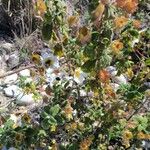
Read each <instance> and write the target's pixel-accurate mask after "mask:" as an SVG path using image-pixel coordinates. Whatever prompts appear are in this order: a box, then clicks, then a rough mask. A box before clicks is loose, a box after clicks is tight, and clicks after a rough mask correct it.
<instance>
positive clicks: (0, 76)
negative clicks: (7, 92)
mask: <svg viewBox="0 0 150 150" xmlns="http://www.w3.org/2000/svg"><path fill="white" fill-rule="evenodd" d="M34 67H35V65H30V66H26V67H22V68H19V69H17V70H14V71H10V72H7V73H6V74H4V75H0V78H4V77H6V76H9V75H12V74H15V73H18V72H20V71H22V70H25V69H29V68H34Z"/></svg>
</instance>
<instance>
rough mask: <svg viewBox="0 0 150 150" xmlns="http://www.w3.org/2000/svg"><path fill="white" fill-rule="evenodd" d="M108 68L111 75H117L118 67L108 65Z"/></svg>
mask: <svg viewBox="0 0 150 150" xmlns="http://www.w3.org/2000/svg"><path fill="white" fill-rule="evenodd" d="M106 70H107V71H108V72H109V74H110V76H111V77H114V76H116V75H117V69H116V68H115V67H114V66H108V67H107V68H106Z"/></svg>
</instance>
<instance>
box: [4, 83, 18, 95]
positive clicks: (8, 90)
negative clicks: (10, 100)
mask: <svg viewBox="0 0 150 150" xmlns="http://www.w3.org/2000/svg"><path fill="white" fill-rule="evenodd" d="M4 94H5V95H6V96H8V97H16V96H18V95H19V94H21V89H20V88H19V87H18V86H17V85H11V86H9V87H7V88H5V89H4Z"/></svg>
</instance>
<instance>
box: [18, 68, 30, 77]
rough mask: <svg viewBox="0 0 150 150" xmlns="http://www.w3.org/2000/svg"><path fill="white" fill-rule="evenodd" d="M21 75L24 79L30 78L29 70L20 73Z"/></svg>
mask: <svg viewBox="0 0 150 150" xmlns="http://www.w3.org/2000/svg"><path fill="white" fill-rule="evenodd" d="M19 75H20V76H23V77H29V76H30V70H29V69H25V70H22V71H20V72H19Z"/></svg>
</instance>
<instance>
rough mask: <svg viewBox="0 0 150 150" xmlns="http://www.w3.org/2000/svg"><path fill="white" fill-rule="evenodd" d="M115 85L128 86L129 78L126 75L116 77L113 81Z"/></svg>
mask: <svg viewBox="0 0 150 150" xmlns="http://www.w3.org/2000/svg"><path fill="white" fill-rule="evenodd" d="M112 80H113V81H114V82H115V83H117V84H119V85H120V84H127V83H128V82H127V78H126V77H125V76H124V75H122V74H121V75H120V76H115V77H113V79H112Z"/></svg>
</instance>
